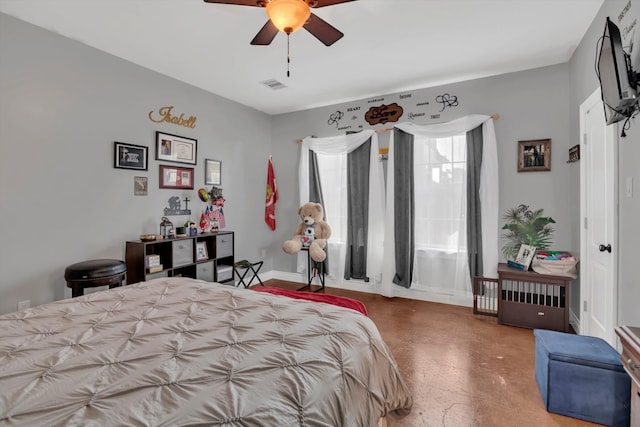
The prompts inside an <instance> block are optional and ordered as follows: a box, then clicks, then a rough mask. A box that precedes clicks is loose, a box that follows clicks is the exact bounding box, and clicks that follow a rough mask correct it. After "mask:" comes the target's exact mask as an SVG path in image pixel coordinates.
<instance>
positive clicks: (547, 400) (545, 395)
mask: <svg viewBox="0 0 640 427" xmlns="http://www.w3.org/2000/svg"><path fill="white" fill-rule="evenodd" d="M533 333H534V335H535V341H536V382H537V383H538V388H539V389H540V394H541V395H542V400H543V401H544V404H545V406H546V408H547V411H549V412H553V413H556V414H560V415H566V416H569V417H573V418H580V419H582V420H586V421H591V422H594V423H598V424H604V425H607V426H628V425H629V421H630V406H631V403H630V399H631V379H630V378H629V375H628V374H627V373H626V372H625V370H624V368H623V367H622V363H621V362H620V354H619V353H618V352H617V351H616V350H615V349H614V348H613V347H611V346H610V345H609V344H608V343H607V342H606V341H604V340H602V339H600V338H596V337H588V336H583V335H574V334H567V333H564V332H555V331H547V330H543V329H534V331H533Z"/></svg>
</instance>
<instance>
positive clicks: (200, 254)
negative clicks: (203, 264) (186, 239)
mask: <svg viewBox="0 0 640 427" xmlns="http://www.w3.org/2000/svg"><path fill="white" fill-rule="evenodd" d="M207 259H209V254H208V253H207V242H196V261H204V260H207Z"/></svg>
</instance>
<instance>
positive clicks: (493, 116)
mask: <svg viewBox="0 0 640 427" xmlns="http://www.w3.org/2000/svg"><path fill="white" fill-rule="evenodd" d="M490 117H491V118H492V119H493V120H498V119H499V118H500V114H498V113H493V114H492V115H491V116H490ZM392 129H393V126H392V127H390V128H378V129H376V130H375V132H376V133H382V132H387V131H390V130H392ZM301 142H302V139H296V143H297V144H300V143H301Z"/></svg>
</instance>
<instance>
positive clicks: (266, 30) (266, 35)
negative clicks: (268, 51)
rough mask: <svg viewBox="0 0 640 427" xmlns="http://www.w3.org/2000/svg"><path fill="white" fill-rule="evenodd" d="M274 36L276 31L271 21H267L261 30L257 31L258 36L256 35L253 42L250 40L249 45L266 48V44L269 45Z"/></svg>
mask: <svg viewBox="0 0 640 427" xmlns="http://www.w3.org/2000/svg"><path fill="white" fill-rule="evenodd" d="M276 34H278V29H277V28H276V26H275V25H273V23H272V22H271V20H269V21H267V23H266V24H264V26H263V27H262V29H261V30H260V31H258V34H256V36H255V37H254V38H253V40H251V44H252V45H257V46H266V45H268V44H271V42H272V41H273V39H274V38H275V36H276Z"/></svg>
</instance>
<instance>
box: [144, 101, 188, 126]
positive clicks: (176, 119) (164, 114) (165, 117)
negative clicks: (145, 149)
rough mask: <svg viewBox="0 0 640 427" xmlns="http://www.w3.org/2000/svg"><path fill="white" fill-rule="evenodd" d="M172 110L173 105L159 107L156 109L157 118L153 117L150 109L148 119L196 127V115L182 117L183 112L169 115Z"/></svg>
mask: <svg viewBox="0 0 640 427" xmlns="http://www.w3.org/2000/svg"><path fill="white" fill-rule="evenodd" d="M172 110H173V105H169V106H166V107H162V108H160V109H159V110H158V116H159V118H158V119H154V118H153V116H154V114H153V110H151V111H149V120H151V121H152V122H155V123H162V122H167V123H173V124H174V125H179V126H184V127H187V128H191V129H193V128H195V127H196V120H198V118H197V117H196V116H189V118H188V119H185V118H184V113H181V114H180V116H172V115H171V111H172Z"/></svg>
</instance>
